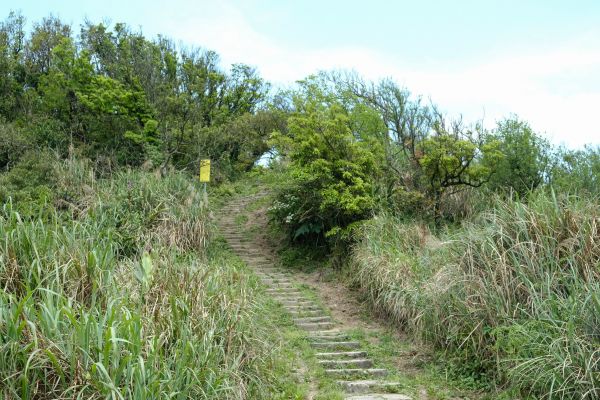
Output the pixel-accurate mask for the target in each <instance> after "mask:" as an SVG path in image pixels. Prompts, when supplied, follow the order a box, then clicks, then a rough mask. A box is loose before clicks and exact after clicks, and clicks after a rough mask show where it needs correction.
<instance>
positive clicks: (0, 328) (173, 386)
mask: <svg viewBox="0 0 600 400" xmlns="http://www.w3.org/2000/svg"><path fill="white" fill-rule="evenodd" d="M57 168H58V169H59V170H60V172H61V174H60V175H59V178H60V181H59V183H58V184H57V185H56V187H58V190H59V189H60V187H61V185H62V186H65V187H68V188H69V192H70V193H75V194H76V195H77V200H76V201H75V202H74V203H73V204H70V206H69V208H68V209H67V210H64V211H60V212H57V211H55V210H54V207H52V206H50V205H47V206H46V207H42V206H39V207H37V208H38V209H39V210H41V211H39V212H38V214H39V217H32V218H27V217H23V216H22V215H21V214H20V213H19V204H14V205H10V204H5V205H4V206H3V209H2V211H1V212H0V285H1V286H2V289H3V290H2V291H0V382H2V384H1V385H0V386H1V389H0V397H2V398H6V399H11V398H23V399H25V398H40V399H43V398H76V397H78V398H86V399H87V398H106V397H111V398H117V399H118V398H132V399H141V398H145V399H150V398H164V397H172V398H180V399H187V398H207V399H210V398H214V399H236V398H253V399H254V398H257V399H259V398H269V399H270V398H278V397H279V396H281V398H296V397H294V393H295V391H297V390H298V389H297V388H296V387H295V386H294V385H291V384H289V383H287V379H286V378H287V375H286V374H288V372H287V371H289V369H288V368H287V367H286V365H285V363H284V361H282V360H281V353H280V346H278V345H277V343H278V341H279V339H278V337H277V336H276V335H275V334H274V333H273V332H274V330H273V329H272V327H271V326H270V325H269V322H268V321H267V320H265V318H264V315H267V314H269V313H270V311H269V310H270V309H271V308H273V307H274V306H273V305H272V304H270V303H269V302H268V300H267V298H266V297H265V296H264V294H263V293H262V292H261V290H259V288H258V283H257V282H256V280H255V279H254V278H253V277H252V276H251V274H250V273H249V272H248V270H247V269H246V267H245V266H244V265H243V264H242V263H241V262H240V260H238V259H237V258H235V257H234V256H233V255H232V254H231V253H230V252H228V251H227V250H226V249H225V248H224V245H223V243H222V242H221V241H219V240H217V239H213V240H211V239H210V237H211V235H210V232H211V228H210V222H209V220H208V218H207V208H206V207H203V206H202V196H201V194H200V193H199V191H198V190H197V188H196V187H195V185H193V184H192V183H191V182H190V180H188V179H187V178H186V177H185V176H183V175H179V174H174V175H171V176H169V177H167V178H164V179H162V178H159V177H157V176H155V175H153V174H151V173H144V172H123V173H119V174H117V175H116V176H114V177H112V179H105V180H101V181H97V180H95V179H94V178H93V174H92V173H91V171H90V170H89V168H88V167H87V166H86V165H84V164H83V163H77V162H67V163H65V164H61V165H58V166H57ZM56 187H55V190H57V189H56ZM59 206H60V205H59ZM42 209H43V210H42ZM32 210H36V206H35V205H34V206H32V204H31V203H28V204H27V213H28V214H30V213H31V211H32ZM205 246H206V247H205ZM277 371H283V372H277Z"/></svg>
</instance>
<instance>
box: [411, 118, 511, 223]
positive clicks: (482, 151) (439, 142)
mask: <svg viewBox="0 0 600 400" xmlns="http://www.w3.org/2000/svg"><path fill="white" fill-rule="evenodd" d="M477 136H478V138H475V134H474V133H473V132H472V131H464V130H463V129H462V128H461V127H460V126H457V125H455V126H454V127H453V129H452V131H448V130H446V129H445V128H443V127H441V126H439V125H438V126H437V133H436V134H435V135H432V136H430V137H429V138H427V139H425V140H423V141H422V142H421V143H420V144H419V147H418V148H419V149H420V150H419V151H418V152H417V153H416V155H417V157H418V161H419V165H420V167H421V168H422V172H423V175H422V177H423V179H424V181H425V182H426V185H427V194H428V196H429V198H430V199H431V200H432V201H433V206H434V209H433V213H434V216H435V219H436V221H437V222H439V221H440V219H441V217H442V215H441V214H440V210H441V206H442V201H443V199H444V196H446V195H448V194H451V193H456V192H457V191H460V190H462V189H464V188H466V187H480V186H481V185H483V184H484V183H486V182H488V181H489V179H490V177H491V176H492V174H493V172H494V168H493V165H495V164H497V163H498V162H499V161H500V160H502V158H503V155H502V153H501V152H500V151H499V143H498V142H497V141H493V140H488V141H485V140H483V139H482V138H481V136H480V135H477ZM419 153H420V154H421V155H419ZM449 191H450V193H449Z"/></svg>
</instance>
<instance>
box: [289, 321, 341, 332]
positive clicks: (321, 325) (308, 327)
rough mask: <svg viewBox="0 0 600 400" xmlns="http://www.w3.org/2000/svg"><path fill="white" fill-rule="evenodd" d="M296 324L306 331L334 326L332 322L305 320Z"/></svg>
mask: <svg viewBox="0 0 600 400" xmlns="http://www.w3.org/2000/svg"><path fill="white" fill-rule="evenodd" d="M296 326H297V327H298V328H300V329H304V330H305V331H316V330H320V329H327V328H332V327H333V323H332V322H304V323H301V324H296Z"/></svg>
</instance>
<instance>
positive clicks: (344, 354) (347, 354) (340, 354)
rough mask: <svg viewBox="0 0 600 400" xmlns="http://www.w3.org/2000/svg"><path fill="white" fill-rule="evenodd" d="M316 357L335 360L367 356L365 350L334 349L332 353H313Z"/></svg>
mask: <svg viewBox="0 0 600 400" xmlns="http://www.w3.org/2000/svg"><path fill="white" fill-rule="evenodd" d="M315 356H316V357H317V358H323V359H328V360H331V359H336V360H338V359H339V360H348V359H357V358H365V357H366V356H367V352H366V351H336V352H333V353H317V354H315Z"/></svg>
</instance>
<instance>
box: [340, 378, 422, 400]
mask: <svg viewBox="0 0 600 400" xmlns="http://www.w3.org/2000/svg"><path fill="white" fill-rule="evenodd" d="M337 383H338V385H340V386H341V387H342V388H343V389H344V391H345V392H347V393H353V394H363V395H365V394H367V393H369V392H371V393H372V392H373V391H381V392H390V391H392V390H398V389H401V388H402V384H401V383H397V382H388V381H380V380H370V379H367V380H354V381H338V382H337ZM375 396H380V395H375ZM347 398H348V397H347ZM350 398H352V397H350ZM359 398H360V397H359ZM375 398H376V399H377V397H375ZM367 399H368V397H367ZM384 399H385V397H384ZM405 399H408V400H410V398H409V397H405V398H402V397H400V398H399V400H405ZM355 400H356V399H355Z"/></svg>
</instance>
